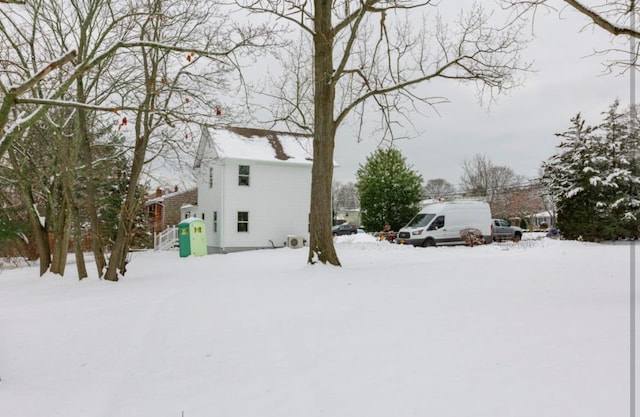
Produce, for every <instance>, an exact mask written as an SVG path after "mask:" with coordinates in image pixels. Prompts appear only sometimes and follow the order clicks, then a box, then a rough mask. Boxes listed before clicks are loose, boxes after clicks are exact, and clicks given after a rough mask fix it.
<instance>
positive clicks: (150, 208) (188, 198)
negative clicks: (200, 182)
mask: <svg viewBox="0 0 640 417" xmlns="http://www.w3.org/2000/svg"><path fill="white" fill-rule="evenodd" d="M187 205H191V206H197V205H198V189H197V188H194V189H191V190H184V191H180V190H178V186H177V185H176V186H175V187H174V188H173V190H171V189H161V188H157V189H156V192H155V194H152V195H151V196H150V197H149V198H148V199H147V200H146V201H145V203H144V207H145V212H146V213H147V218H148V219H149V225H150V226H151V229H152V230H153V232H154V233H160V232H162V231H163V230H164V229H166V228H167V227H170V226H176V225H177V224H178V223H180V221H181V220H182V218H181V217H182V216H181V215H180V208H181V207H183V206H187Z"/></svg>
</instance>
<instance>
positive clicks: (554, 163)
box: [543, 101, 639, 241]
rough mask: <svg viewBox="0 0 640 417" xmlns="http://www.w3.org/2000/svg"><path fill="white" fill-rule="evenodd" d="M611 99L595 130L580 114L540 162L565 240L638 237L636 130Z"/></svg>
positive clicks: (616, 103) (617, 103)
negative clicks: (552, 152)
mask: <svg viewBox="0 0 640 417" xmlns="http://www.w3.org/2000/svg"><path fill="white" fill-rule="evenodd" d="M618 107H619V102H618V101H615V102H614V103H613V104H612V105H611V106H610V107H609V109H608V111H606V112H604V113H603V114H604V115H605V117H604V121H603V123H602V124H600V125H599V126H597V127H593V126H586V125H585V121H584V120H583V119H582V117H581V116H580V114H578V115H577V116H576V117H574V118H573V119H571V122H572V126H571V128H570V129H569V130H568V131H567V132H565V133H562V134H558V136H560V137H562V138H563V140H562V142H561V143H560V145H559V146H558V148H559V152H558V153H557V154H556V155H554V156H552V157H551V158H550V159H549V161H547V162H546V163H544V164H543V178H544V180H545V181H546V183H547V185H548V187H549V190H550V192H551V194H552V196H553V197H554V199H555V201H556V202H557V207H558V227H559V228H560V229H561V230H562V232H563V234H564V236H565V237H567V238H578V237H581V238H583V239H585V240H590V241H599V240H610V239H616V238H620V237H637V236H638V224H639V221H638V201H637V199H636V198H635V197H634V192H635V188H636V187H637V185H638V181H639V176H638V174H639V172H638V165H637V163H636V161H635V157H634V149H635V147H636V146H637V140H636V134H635V132H630V130H629V117H630V116H629V113H621V112H620V111H619V109H618Z"/></svg>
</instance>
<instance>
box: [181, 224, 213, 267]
mask: <svg viewBox="0 0 640 417" xmlns="http://www.w3.org/2000/svg"><path fill="white" fill-rule="evenodd" d="M178 244H179V245H180V257H181V258H184V257H187V256H189V255H194V256H203V255H206V254H207V235H206V234H205V232H204V221H203V220H201V219H198V218H196V217H191V218H188V219H184V220H183V221H181V222H180V223H178Z"/></svg>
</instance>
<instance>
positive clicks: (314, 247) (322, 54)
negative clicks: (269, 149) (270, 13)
mask: <svg viewBox="0 0 640 417" xmlns="http://www.w3.org/2000/svg"><path fill="white" fill-rule="evenodd" d="M331 12H332V2H331V1H330V0H319V1H316V2H315V35H314V37H313V44H314V83H315V84H314V85H315V90H314V137H313V167H312V180H311V231H310V234H311V236H310V239H309V258H308V260H307V262H308V263H314V262H316V261H320V262H322V263H329V264H331V265H336V266H340V260H339V259H338V255H337V253H336V249H335V246H334V245H333V236H332V234H331V218H332V216H331V184H332V181H333V148H334V143H335V133H336V132H335V122H334V120H333V106H334V100H335V84H334V82H333V79H332V77H333V29H332V27H331Z"/></svg>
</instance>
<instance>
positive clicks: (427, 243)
mask: <svg viewBox="0 0 640 417" xmlns="http://www.w3.org/2000/svg"><path fill="white" fill-rule="evenodd" d="M435 245H436V241H435V240H433V238H432V237H428V238H426V239H425V240H424V242H422V247H423V248H428V247H433V246H435Z"/></svg>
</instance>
